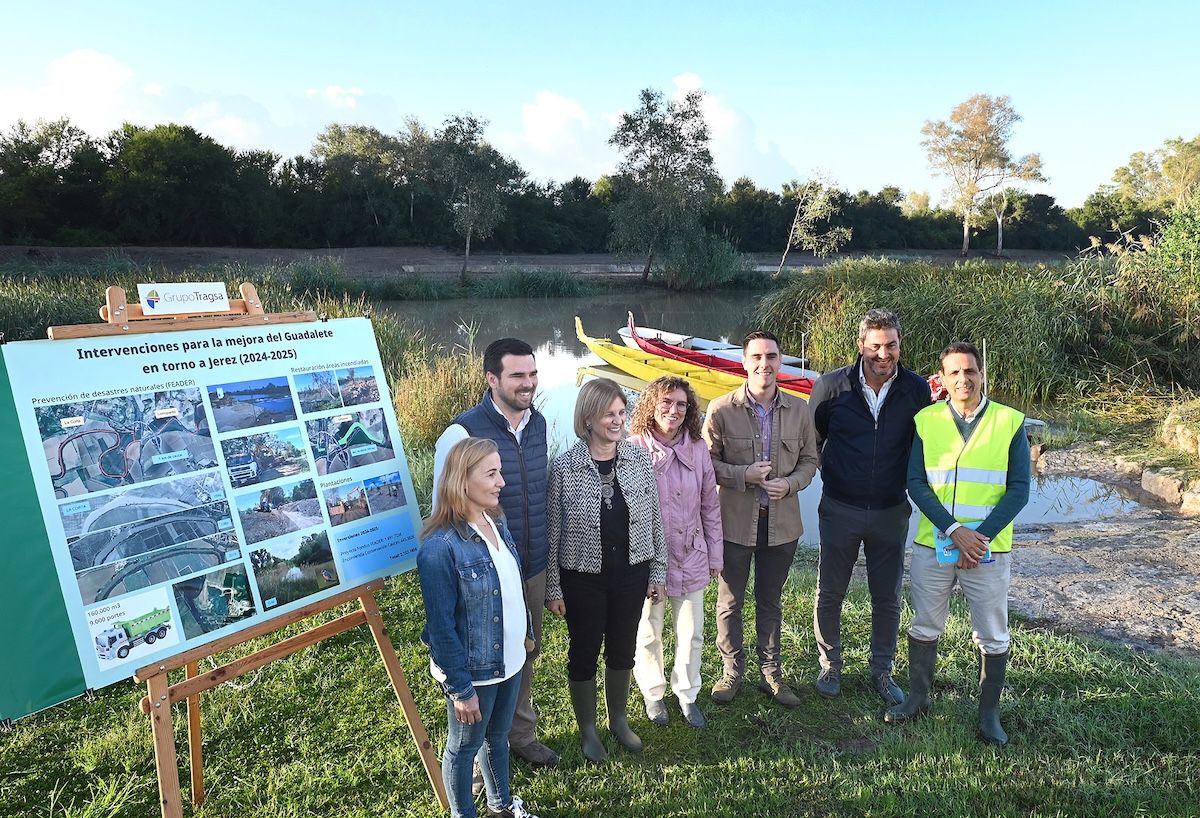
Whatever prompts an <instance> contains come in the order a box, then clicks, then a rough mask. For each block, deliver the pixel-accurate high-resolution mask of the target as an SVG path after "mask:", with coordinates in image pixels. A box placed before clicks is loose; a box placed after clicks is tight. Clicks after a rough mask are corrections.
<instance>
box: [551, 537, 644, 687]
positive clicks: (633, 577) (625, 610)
mask: <svg viewBox="0 0 1200 818" xmlns="http://www.w3.org/2000/svg"><path fill="white" fill-rule="evenodd" d="M559 579H560V582H561V584H562V591H563V603H564V604H566V606H567V635H568V636H569V637H570V645H569V647H568V648H567V678H569V679H570V680H571V681H573V682H585V681H587V680H588V679H594V678H595V677H596V664H597V659H598V658H599V656H600V646H601V644H603V645H604V663H605V666H607V667H609V668H611V669H612V670H633V654H634V649H635V646H636V641H637V628H638V622H639V621H640V620H641V618H642V604H643V603H644V602H645V601H646V588H647V586H648V585H649V584H650V563H649V561H647V562H639V563H637V564H636V565H629V564H627V563H624V562H622V561H620V560H615V559H610V558H609V555H608V554H605V558H604V563H603V567H602V568H601V569H600V573H599V574H588V573H585V572H583V571H568V570H566V569H563V571H562V573H561V574H560V577H559Z"/></svg>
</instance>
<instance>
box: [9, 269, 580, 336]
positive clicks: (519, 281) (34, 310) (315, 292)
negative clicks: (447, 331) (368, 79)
mask: <svg viewBox="0 0 1200 818" xmlns="http://www.w3.org/2000/svg"><path fill="white" fill-rule="evenodd" d="M150 281H154V282H164V283H167V282H183V281H225V282H226V283H227V284H228V285H229V287H230V288H231V289H232V290H236V287H237V285H238V284H239V283H241V282H242V281H250V282H253V283H254V284H255V285H256V286H257V287H258V290H259V295H261V296H263V298H264V299H266V298H267V297H268V294H270V296H271V298H273V299H274V301H273V303H276V304H279V303H293V302H296V301H306V302H312V301H313V300H314V299H334V300H339V299H349V300H350V301H351V302H356V301H358V300H360V299H363V300H367V301H437V300H443V299H450V298H466V297H474V298H578V297H581V296H585V295H589V294H591V293H592V292H593V291H594V290H595V287H594V286H593V285H591V284H589V283H586V282H584V281H581V280H580V279H579V277H578V276H576V275H575V274H573V273H569V272H567V271H565V270H549V271H543V270H510V271H506V272H503V273H496V274H490V275H476V276H474V277H473V278H471V280H470V281H469V283H468V284H467V285H466V286H465V287H464V286H462V285H461V284H460V283H459V282H458V280H457V279H456V278H455V279H451V278H449V277H443V276H422V275H418V274H416V273H403V274H396V275H389V276H379V275H376V276H372V277H366V278H363V279H357V278H353V277H351V276H350V274H348V273H347V272H346V269H345V265H344V264H343V262H342V260H341V259H339V258H333V257H329V256H313V257H310V258H307V259H301V260H298V261H291V262H287V263H272V264H259V265H251V264H243V263H240V262H234V263H228V264H210V265H200V266H197V267H194V268H192V269H190V270H187V271H183V272H181V271H178V270H166V269H162V268H157V267H154V266H153V265H140V264H137V263H135V262H133V261H132V260H131V259H129V257H128V256H125V255H122V254H121V253H120V252H118V251H113V252H110V253H108V254H107V255H105V256H103V257H102V258H100V259H98V260H91V261H86V262H73V261H60V260H56V261H52V262H48V263H37V264H32V263H27V262H8V263H5V264H0V331H6V330H4V327H6V326H9V325H12V326H18V325H20V324H21V323H29V324H38V323H39V322H40V323H42V325H43V326H51V325H54V324H56V323H63V324H65V323H76V324H78V323H84V322H88V321H95V320H97V318H96V315H97V313H96V310H97V309H98V308H99V306H100V305H101V304H102V303H104V289H105V288H106V287H108V286H110V285H117V286H120V287H124V288H125V291H126V294H127V295H128V296H130V297H131V298H132V297H133V295H134V294H135V293H136V290H137V285H138V284H139V283H142V284H144V283H147V282H150ZM232 294H233V295H235V296H236V292H233V293H232ZM23 316H28V319H27V320H25V319H23ZM60 316H61V317H60ZM51 318H53V320H50V319H51ZM8 337H9V340H27V339H28V337H33V336H28V337H26V336H18V335H16V334H13V335H9V336H8ZM37 337H44V336H41V335H39V336H37Z"/></svg>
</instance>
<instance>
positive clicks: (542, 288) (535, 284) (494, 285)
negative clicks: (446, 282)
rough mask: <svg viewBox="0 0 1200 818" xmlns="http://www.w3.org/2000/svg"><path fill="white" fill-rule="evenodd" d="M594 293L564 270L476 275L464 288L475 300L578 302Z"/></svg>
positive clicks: (510, 271)
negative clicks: (540, 299)
mask: <svg viewBox="0 0 1200 818" xmlns="http://www.w3.org/2000/svg"><path fill="white" fill-rule="evenodd" d="M593 289H594V288H593V287H591V286H589V285H588V284H585V283H584V282H582V281H580V280H579V277H578V276H576V275H575V274H573V273H569V272H567V271H565V270H506V271H505V272H502V273H496V274H494V275H488V276H486V277H484V276H479V275H476V276H474V277H473V278H471V279H470V281H469V284H468V285H467V292H468V293H469V294H470V295H471V296H473V297H475V298H579V297H582V296H585V295H590V294H591V293H592V290H593Z"/></svg>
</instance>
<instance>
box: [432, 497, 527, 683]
mask: <svg viewBox="0 0 1200 818" xmlns="http://www.w3.org/2000/svg"><path fill="white" fill-rule="evenodd" d="M483 518H484V519H485V520H487V522H488V527H489V528H491V530H492V532H491V533H492V537H493V538H494V539H495V541H496V542H498V543H499V544H500V547H499V548H496V547H494V546H492V545H491V544H490V543H489V544H488V553H489V554H491V556H492V564H493V565H495V566H496V574H497V576H499V578H500V601H501V604H502V606H503V607H502V611H503V620H504V675H503V676H502V677H501V678H498V679H472V680H471V684H473V685H475V686H476V687H483V686H485V685H494V684H499V683H500V682H503V681H506V680H508V679H511V678H512V677H513V676H515V675H516V674H518V673H520V672H521V669H522V668H523V667H525V633H526V631H525V625H526V620H527V616H526V613H525V584H524V583H523V582H522V581H521V569H520V567H519V566H518V565H517V561H516V560H515V559H514V558H513V555H512V552H511V551H509V550H508V546H506V545H505V544H504V539H503V538H502V537H501V536H500V530H499V529H498V528H497V527H496V524H495V523H494V522H492V518H491V517H489V516H488V515H486V514H484V515H483ZM469 525H470V526H471V529H472V530H473V531H474V532H475V533H476V534H478V535H479V536H480V537H483V541H484V542H485V543H487V542H488V538H487V537H486V536H484V533H483V531H482V530H481V529H480V528H479V526H477V525H475V523H469ZM464 647H465V646H464ZM429 672H430V673H431V674H432V675H433V678H435V679H437V680H438V681H439V682H444V681H446V674H445V673H443V672H442V669H441V668H440V667H438V666H437V665H436V664H435V663H434V661H433V660H432V659H430V660H429Z"/></svg>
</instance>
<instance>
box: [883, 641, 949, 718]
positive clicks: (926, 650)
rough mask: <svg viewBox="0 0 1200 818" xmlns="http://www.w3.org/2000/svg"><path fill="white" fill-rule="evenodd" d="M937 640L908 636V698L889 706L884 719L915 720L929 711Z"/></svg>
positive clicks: (935, 663)
mask: <svg viewBox="0 0 1200 818" xmlns="http://www.w3.org/2000/svg"><path fill="white" fill-rule="evenodd" d="M937 644H938V643H937V640H936V639H934V640H933V641H932V642H923V641H921V640H920V639H915V638H913V637H912V636H910V637H908V698H907V699H905V700H904V701H903V702H902V703H900V704H898V705H896V706H895V707H891V708H888V711H887V712H886V713H884V714H883V720H884V721H886V722H888V723H889V724H900V723H901V722H906V721H914V720H916V719H919V718H921V717H922V716H924V715H926V714H927V713H928V712H929V705H930V703H929V690H930V688H931V687H933V669H934V667H936V666H937Z"/></svg>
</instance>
